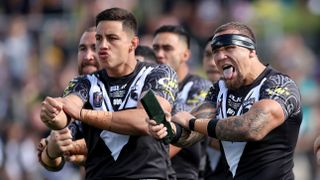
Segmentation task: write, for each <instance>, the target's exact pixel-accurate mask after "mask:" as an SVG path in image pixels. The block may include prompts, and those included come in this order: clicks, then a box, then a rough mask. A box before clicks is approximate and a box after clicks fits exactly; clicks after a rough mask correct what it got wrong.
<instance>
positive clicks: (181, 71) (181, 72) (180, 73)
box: [176, 64, 189, 83]
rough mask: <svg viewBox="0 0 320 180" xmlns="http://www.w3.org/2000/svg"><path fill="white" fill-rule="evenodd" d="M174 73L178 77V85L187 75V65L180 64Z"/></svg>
mask: <svg viewBox="0 0 320 180" xmlns="http://www.w3.org/2000/svg"><path fill="white" fill-rule="evenodd" d="M176 72H177V76H178V82H179V83H180V82H181V81H183V80H184V78H185V77H186V76H187V75H188V73H189V67H188V65H187V64H181V65H180V67H179V69H178V70H176Z"/></svg>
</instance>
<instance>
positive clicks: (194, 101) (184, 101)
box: [173, 77, 212, 114]
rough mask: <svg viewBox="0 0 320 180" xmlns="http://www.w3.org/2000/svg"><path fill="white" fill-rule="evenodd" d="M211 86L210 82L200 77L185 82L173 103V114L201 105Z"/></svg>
mask: <svg viewBox="0 0 320 180" xmlns="http://www.w3.org/2000/svg"><path fill="white" fill-rule="evenodd" d="M211 85H212V84H211V82H210V81H208V80H205V79H203V78H200V77H195V78H193V79H192V80H191V81H189V82H187V83H186V84H185V86H184V87H183V89H182V90H180V91H179V93H178V94H179V95H178V97H177V99H176V101H175V102H174V108H173V114H175V113H176V112H180V111H191V110H192V109H193V108H194V107H196V106H198V105H199V104H201V103H202V102H203V101H204V100H205V98H206V96H207V94H208V91H209V89H210V87H211ZM189 86H190V87H189ZM185 91H186V92H185ZM184 96H185V97H184Z"/></svg>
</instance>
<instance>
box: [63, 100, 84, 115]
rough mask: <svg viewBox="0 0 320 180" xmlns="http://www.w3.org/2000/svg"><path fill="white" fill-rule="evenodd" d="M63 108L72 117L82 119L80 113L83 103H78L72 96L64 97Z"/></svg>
mask: <svg viewBox="0 0 320 180" xmlns="http://www.w3.org/2000/svg"><path fill="white" fill-rule="evenodd" d="M62 103H63V110H64V112H65V113H67V114H68V115H69V116H70V117H71V118H73V119H77V120H81V117H80V113H81V109H82V105H78V104H77V102H75V101H73V99H72V98H68V99H67V98H64V99H63V101H62Z"/></svg>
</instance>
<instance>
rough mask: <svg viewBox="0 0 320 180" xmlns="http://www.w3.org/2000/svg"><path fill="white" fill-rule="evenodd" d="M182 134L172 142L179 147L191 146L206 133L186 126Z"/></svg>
mask: <svg viewBox="0 0 320 180" xmlns="http://www.w3.org/2000/svg"><path fill="white" fill-rule="evenodd" d="M181 131H182V132H181V135H180V137H179V138H178V140H177V141H176V142H173V143H172V144H173V145H175V146H178V147H182V148H183V147H189V146H192V145H193V144H195V143H197V142H199V141H200V140H201V139H203V138H204V135H203V134H201V133H198V132H196V131H189V130H187V129H185V128H182V129H181Z"/></svg>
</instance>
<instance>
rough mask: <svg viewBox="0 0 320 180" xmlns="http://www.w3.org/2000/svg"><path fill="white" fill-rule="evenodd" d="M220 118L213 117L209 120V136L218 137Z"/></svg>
mask: <svg viewBox="0 0 320 180" xmlns="http://www.w3.org/2000/svg"><path fill="white" fill-rule="evenodd" d="M218 121H219V120H217V119H212V120H210V121H209V123H208V126H207V131H208V136H210V137H213V138H217V134H216V126H217V123H218Z"/></svg>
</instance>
